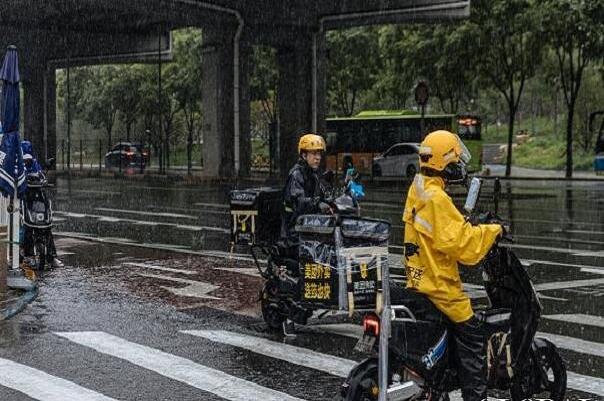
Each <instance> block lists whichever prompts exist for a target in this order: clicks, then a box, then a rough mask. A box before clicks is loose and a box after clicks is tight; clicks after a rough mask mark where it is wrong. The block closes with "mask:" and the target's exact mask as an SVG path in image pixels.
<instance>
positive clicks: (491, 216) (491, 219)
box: [478, 212, 512, 241]
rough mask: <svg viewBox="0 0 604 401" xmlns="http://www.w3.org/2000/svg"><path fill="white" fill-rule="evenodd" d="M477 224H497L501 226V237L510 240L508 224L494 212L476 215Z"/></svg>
mask: <svg viewBox="0 0 604 401" xmlns="http://www.w3.org/2000/svg"><path fill="white" fill-rule="evenodd" d="M478 223H479V224H499V225H500V226H501V238H503V239H507V240H510V241H511V239H512V238H511V235H510V224H509V223H508V222H506V221H504V220H503V219H502V218H501V217H499V216H497V215H496V214H495V213H492V212H487V213H481V214H480V215H479V216H478Z"/></svg>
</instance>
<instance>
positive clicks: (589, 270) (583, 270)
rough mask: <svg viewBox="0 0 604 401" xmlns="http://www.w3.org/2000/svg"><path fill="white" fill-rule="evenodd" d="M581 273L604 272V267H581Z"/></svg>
mask: <svg viewBox="0 0 604 401" xmlns="http://www.w3.org/2000/svg"><path fill="white" fill-rule="evenodd" d="M581 272H582V273H593V274H604V269H600V268H598V267H596V268H586V267H584V268H582V269H581Z"/></svg>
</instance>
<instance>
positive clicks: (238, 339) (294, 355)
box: [181, 330, 356, 377]
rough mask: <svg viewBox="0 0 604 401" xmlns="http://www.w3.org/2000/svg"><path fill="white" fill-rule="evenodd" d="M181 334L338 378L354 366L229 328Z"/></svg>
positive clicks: (338, 359) (334, 357)
mask: <svg viewBox="0 0 604 401" xmlns="http://www.w3.org/2000/svg"><path fill="white" fill-rule="evenodd" d="M181 333H185V334H190V335H192V336H196V337H202V338H205V339H207V340H210V341H214V342H218V343H222V344H228V345H232V346H234V347H239V348H243V349H246V350H248V351H252V352H255V353H257V354H261V355H265V356H268V357H271V358H276V359H281V360H282V361H286V362H290V363H293V364H295V365H300V366H305V367H307V368H311V369H316V370H320V371H322V372H327V373H329V374H331V375H334V376H339V377H347V376H348V373H350V370H351V369H352V368H353V367H354V365H356V362H355V361H351V360H349V359H344V358H340V357H337V356H333V355H327V354H322V353H320V352H316V351H312V350H309V349H306V348H302V347H295V346H293V345H289V344H283V343H278V342H275V341H271V340H267V339H265V338H261V337H255V336H249V335H245V334H240V333H235V332H231V331H224V330H182V331H181Z"/></svg>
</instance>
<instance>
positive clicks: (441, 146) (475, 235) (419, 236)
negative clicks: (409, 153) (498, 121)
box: [403, 131, 502, 401]
mask: <svg viewBox="0 0 604 401" xmlns="http://www.w3.org/2000/svg"><path fill="white" fill-rule="evenodd" d="M419 155H420V173H419V174H417V175H416V176H415V178H414V180H413V184H412V185H411V188H410V189H409V193H408V196H407V201H406V203H405V210H404V214H403V222H404V223H405V244H404V245H405V267H406V270H407V288H408V289H413V290H415V291H417V292H419V293H422V294H424V295H425V296H426V297H428V299H430V301H431V302H432V303H433V304H434V305H435V306H436V308H437V309H438V310H440V311H441V312H442V313H443V314H444V315H446V316H447V317H448V319H449V321H450V323H451V329H452V333H453V336H454V338H455V345H456V346H455V350H456V356H457V358H458V364H457V366H458V367H459V368H458V370H459V374H460V382H461V385H462V396H463V399H464V401H468V400H472V401H474V400H482V399H483V398H486V370H485V369H486V363H485V358H486V353H485V349H484V346H485V339H484V336H483V334H482V331H481V329H480V322H479V321H478V320H477V319H476V318H475V317H474V312H473V310H472V306H471V305H470V299H469V298H468V296H467V295H466V294H465V293H464V292H463V287H462V282H461V279H460V277H459V271H458V263H461V264H463V265H475V264H477V263H478V262H480V260H481V259H482V258H484V257H485V255H486V254H487V253H488V252H489V250H490V249H491V247H492V246H493V244H494V243H495V241H496V239H497V237H498V236H500V235H502V226H501V225H499V224H480V225H472V224H471V223H470V222H468V221H466V219H465V218H464V217H463V216H462V214H461V213H460V212H459V211H458V210H457V208H456V207H455V205H454V204H453V201H452V200H451V198H450V197H449V195H447V193H446V192H445V185H448V184H452V183H457V182H462V181H465V163H467V162H468V161H469V158H470V154H469V152H468V150H467V148H466V147H465V145H464V144H463V142H462V141H461V139H459V137H458V136H457V135H455V134H453V133H451V132H448V131H434V132H432V133H430V134H429V135H427V136H426V138H425V139H424V141H423V142H422V143H421V146H420V150H419Z"/></svg>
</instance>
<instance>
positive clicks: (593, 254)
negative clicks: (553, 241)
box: [575, 251, 604, 257]
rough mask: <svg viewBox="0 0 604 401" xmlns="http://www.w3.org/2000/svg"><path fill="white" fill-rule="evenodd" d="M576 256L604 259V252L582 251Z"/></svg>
mask: <svg viewBox="0 0 604 401" xmlns="http://www.w3.org/2000/svg"><path fill="white" fill-rule="evenodd" d="M575 256H595V257H604V251H581V252H579V253H575Z"/></svg>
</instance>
